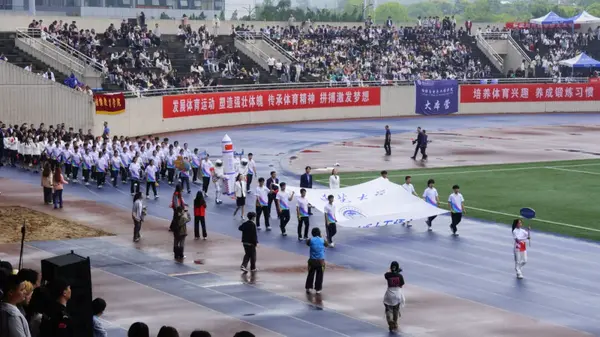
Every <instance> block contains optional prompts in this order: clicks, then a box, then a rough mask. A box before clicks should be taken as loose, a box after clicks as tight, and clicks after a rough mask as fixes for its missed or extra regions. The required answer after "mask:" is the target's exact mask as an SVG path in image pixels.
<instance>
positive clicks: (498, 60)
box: [475, 33, 504, 70]
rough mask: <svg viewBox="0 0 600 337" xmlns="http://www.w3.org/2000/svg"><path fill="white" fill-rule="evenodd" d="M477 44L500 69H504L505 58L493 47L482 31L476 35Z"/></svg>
mask: <svg viewBox="0 0 600 337" xmlns="http://www.w3.org/2000/svg"><path fill="white" fill-rule="evenodd" d="M475 40H476V41H477V46H478V47H479V49H481V51H482V52H483V53H484V54H485V55H486V56H487V57H488V59H490V61H491V62H492V63H493V64H494V65H495V66H496V68H498V69H499V70H504V59H503V58H502V56H500V55H498V53H497V52H496V51H495V50H494V48H492V46H491V45H490V44H489V43H488V42H487V41H486V40H485V38H484V37H483V35H482V34H481V33H478V34H477V35H475Z"/></svg>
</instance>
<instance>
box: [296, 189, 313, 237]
mask: <svg viewBox="0 0 600 337" xmlns="http://www.w3.org/2000/svg"><path fill="white" fill-rule="evenodd" d="M309 210H310V202H308V199H306V189H304V188H302V189H300V197H298V200H297V205H296V217H297V219H298V241H302V240H303V239H304V240H308V228H309V227H310V222H309V218H310V213H309ZM302 224H304V237H303V236H302Z"/></svg>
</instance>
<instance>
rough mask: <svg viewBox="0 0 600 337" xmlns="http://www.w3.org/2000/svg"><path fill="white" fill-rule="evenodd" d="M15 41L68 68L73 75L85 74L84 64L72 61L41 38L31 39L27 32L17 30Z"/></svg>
mask: <svg viewBox="0 0 600 337" xmlns="http://www.w3.org/2000/svg"><path fill="white" fill-rule="evenodd" d="M16 34H17V36H16V39H17V40H19V41H21V42H23V43H24V44H26V45H28V46H30V47H31V48H32V49H34V50H36V51H38V52H40V53H42V54H44V55H45V56H47V57H49V58H50V59H52V60H54V61H56V62H57V63H58V64H62V65H64V66H66V67H67V68H69V70H71V71H72V72H73V73H77V74H80V75H83V74H84V73H85V68H86V67H85V64H84V63H83V62H81V61H80V60H73V58H72V57H70V55H69V53H68V52H66V51H64V50H62V49H60V48H57V47H55V46H54V45H53V44H52V43H51V42H48V41H45V40H43V39H41V38H36V37H32V36H31V35H29V34H28V33H27V30H25V31H22V30H19V29H17V32H16Z"/></svg>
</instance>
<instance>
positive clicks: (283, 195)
mask: <svg viewBox="0 0 600 337" xmlns="http://www.w3.org/2000/svg"><path fill="white" fill-rule="evenodd" d="M275 199H276V200H277V201H279V209H280V210H289V209H290V195H289V194H288V192H287V191H282V190H279V192H277V196H275Z"/></svg>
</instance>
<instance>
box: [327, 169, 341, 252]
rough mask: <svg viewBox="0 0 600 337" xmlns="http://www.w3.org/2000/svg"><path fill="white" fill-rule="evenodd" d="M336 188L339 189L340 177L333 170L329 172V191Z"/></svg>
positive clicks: (335, 170)
mask: <svg viewBox="0 0 600 337" xmlns="http://www.w3.org/2000/svg"><path fill="white" fill-rule="evenodd" d="M338 188H340V176H339V175H338V171H337V169H335V168H334V169H333V170H331V175H330V176H329V189H330V190H335V189H338ZM329 242H331V241H329Z"/></svg>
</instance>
